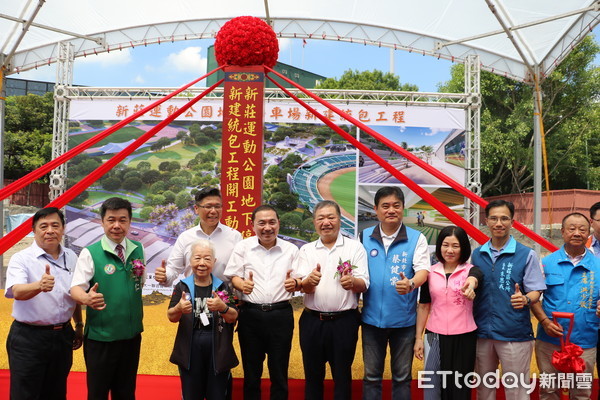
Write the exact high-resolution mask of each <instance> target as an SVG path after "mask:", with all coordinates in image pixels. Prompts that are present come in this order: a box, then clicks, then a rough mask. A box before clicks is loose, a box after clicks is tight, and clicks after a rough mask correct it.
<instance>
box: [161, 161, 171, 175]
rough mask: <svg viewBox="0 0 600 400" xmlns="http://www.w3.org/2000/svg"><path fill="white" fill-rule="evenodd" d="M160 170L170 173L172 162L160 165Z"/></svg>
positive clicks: (164, 162)
mask: <svg viewBox="0 0 600 400" xmlns="http://www.w3.org/2000/svg"><path fill="white" fill-rule="evenodd" d="M158 170H159V171H163V172H166V171H170V170H171V162H170V161H163V162H161V163H160V164H158Z"/></svg>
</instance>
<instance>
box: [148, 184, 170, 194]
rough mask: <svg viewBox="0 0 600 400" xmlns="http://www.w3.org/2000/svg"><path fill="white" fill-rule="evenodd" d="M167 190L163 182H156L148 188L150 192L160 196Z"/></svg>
mask: <svg viewBox="0 0 600 400" xmlns="http://www.w3.org/2000/svg"><path fill="white" fill-rule="evenodd" d="M166 189H167V184H166V183H165V182H164V181H157V182H155V183H153V184H152V186H150V192H151V193H153V194H161V193H162V192H164V191H165V190H166Z"/></svg>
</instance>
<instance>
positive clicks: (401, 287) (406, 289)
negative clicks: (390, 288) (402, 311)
mask: <svg viewBox="0 0 600 400" xmlns="http://www.w3.org/2000/svg"><path fill="white" fill-rule="evenodd" d="M412 289H413V285H412V284H411V282H410V280H409V279H408V278H407V277H406V275H404V272H400V279H399V280H397V281H396V292H398V294H407V293H410V292H412Z"/></svg>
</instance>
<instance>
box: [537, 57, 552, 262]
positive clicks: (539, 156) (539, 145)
mask: <svg viewBox="0 0 600 400" xmlns="http://www.w3.org/2000/svg"><path fill="white" fill-rule="evenodd" d="M534 73H535V77H534V80H535V79H538V82H540V81H539V76H540V66H539V65H536V66H535V67H534ZM541 87H542V86H541V82H540V84H539V85H537V87H536V86H534V87H533V96H534V97H533V231H534V232H535V233H537V234H538V235H541V233H542V132H541V125H540V112H541V110H540V107H539V106H540V104H541V103H542V95H543V93H542V91H541ZM547 195H548V196H550V192H548V194H547ZM548 214H550V208H548ZM549 220H550V219H548V221H549ZM550 229H552V226H550ZM534 249H535V251H536V252H537V253H538V254H540V251H541V247H540V245H539V244H537V243H536V245H535V247H534Z"/></svg>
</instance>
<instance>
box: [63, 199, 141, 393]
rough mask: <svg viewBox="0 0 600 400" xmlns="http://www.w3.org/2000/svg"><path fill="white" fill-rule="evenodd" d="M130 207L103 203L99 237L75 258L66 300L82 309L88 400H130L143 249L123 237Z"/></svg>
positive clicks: (138, 330)
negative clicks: (68, 296)
mask: <svg viewBox="0 0 600 400" xmlns="http://www.w3.org/2000/svg"><path fill="white" fill-rule="evenodd" d="M131 216H132V212H131V203H130V202H129V201H127V200H125V199H121V198H119V197H112V198H110V199H107V200H106V201H104V203H102V206H101V207H100V217H101V219H102V227H103V228H104V236H103V237H102V239H100V241H99V242H96V243H94V244H91V245H90V246H88V247H86V248H84V249H83V250H82V251H81V254H80V255H79V259H78V260H77V265H76V267H75V273H74V274H73V281H72V283H71V296H72V297H73V299H74V300H75V301H77V302H78V303H79V304H82V305H85V306H87V309H86V325H85V331H84V335H85V336H84V342H83V354H84V358H85V365H86V368H87V388H88V400H107V399H108V394H109V392H110V393H111V398H112V399H113V400H132V399H135V385H136V377H137V369H138V364H139V359H140V344H141V340H142V337H141V332H142V331H143V326H142V313H143V311H142V310H143V309H142V287H143V285H144V280H145V277H146V271H145V263H144V248H143V247H142V244H141V243H139V242H135V241H133V240H129V239H127V238H126V235H127V233H128V232H129V228H130V226H131Z"/></svg>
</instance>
